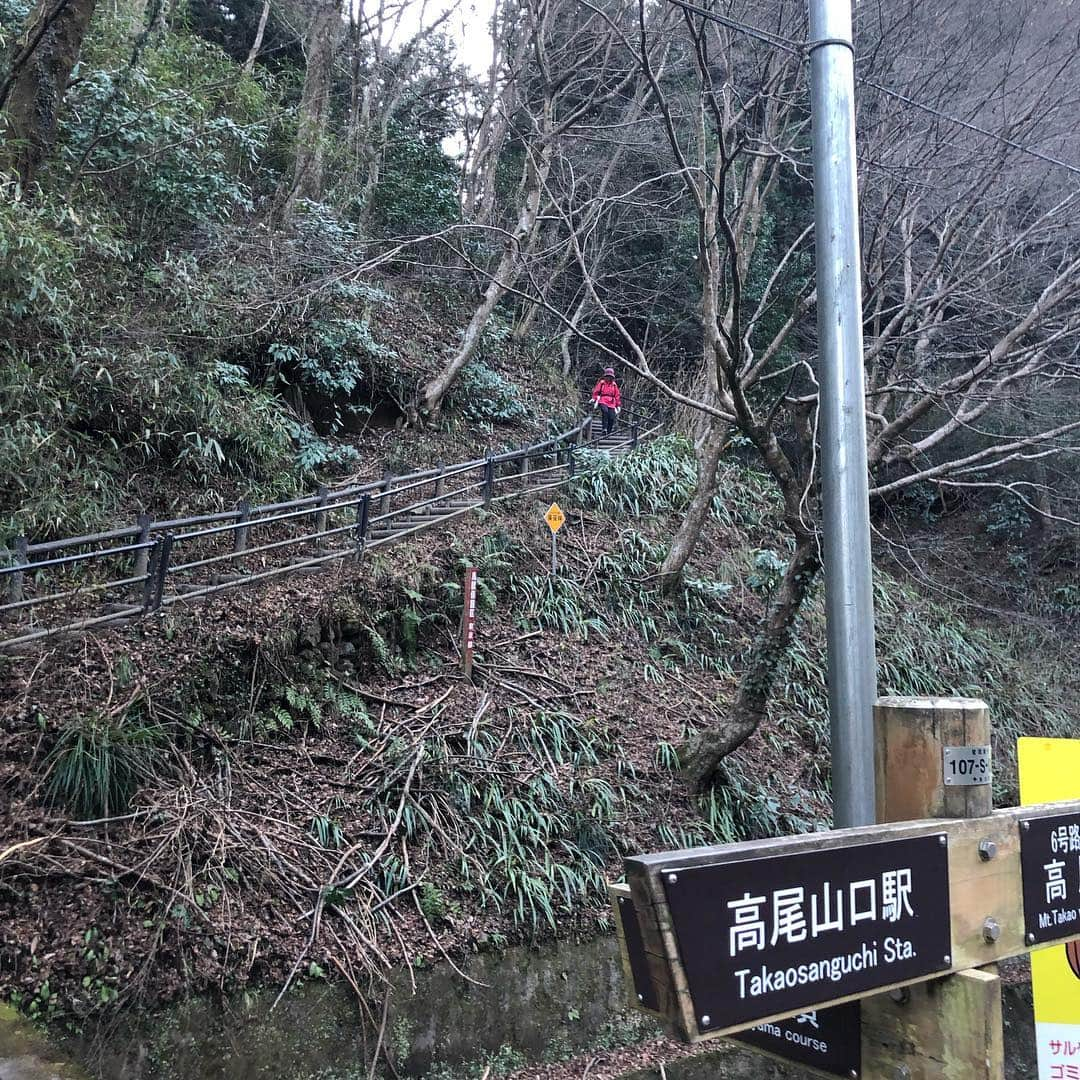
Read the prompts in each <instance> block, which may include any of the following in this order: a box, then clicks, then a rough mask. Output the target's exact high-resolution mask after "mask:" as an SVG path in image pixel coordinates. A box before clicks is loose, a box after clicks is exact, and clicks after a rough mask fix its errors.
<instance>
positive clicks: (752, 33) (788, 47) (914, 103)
mask: <svg viewBox="0 0 1080 1080" xmlns="http://www.w3.org/2000/svg"><path fill="white" fill-rule="evenodd" d="M668 2H669V3H671V4H674V5H675V6H676V7H679V8H682V9H683V10H684V11H689V12H692V13H693V14H694V15H700V16H701V17H702V18H704V19H711V20H712V21H713V22H717V23H720V24H721V26H726V27H727V28H728V29H729V30H735V31H738V32H739V33H741V34H745V35H746V36H747V37H751V38H754V39H755V40H757V41H761V42H764V43H765V44H766V45H770V46H772V47H773V48H774V49H780V50H781V51H783V52H786V53H789V54H790V55H792V56H798V57H800V58H801V59H803V60H805V59H806V58H807V56H808V55H809V50H808V48H807V46H805V45H802V44H800V43H799V42H797V41H792V40H791V38H787V37H783V36H782V35H780V34H774V33H773V32H772V31H771V30H763V29H761V27H758V26H750V25H749V24H748V23H743V22H739V21H738V20H737V19H732V18H729V17H728V16H726V15H719V14H717V13H716V12H715V11H708V10H706V9H705V8H702V7H698V5H697V4H693V3H690V0H668ZM855 81H856V82H857V83H859V84H861V85H862V86H868V87H870V89H872V90H877V91H878V93H881V94H884V95H885V96H886V97H890V98H893V99H894V100H895V101H899V102H902V103H903V104H905V105H908V106H910V107H911V108H913V109H919V110H920V111H921V112H924V113H927V114H929V115H930V116H935V117H937V118H938V119H939V120H945V121H947V122H948V123H950V124H956V125H957V127H962V128H966V129H967V130H968V131H974V132H976V133H977V134H979V135H983V136H985V137H986V138H988V139H993V140H994V141H995V142H999V143H1001V144H1002V145H1004V146H1008V147H1011V148H1012V149H1013V150H1018V151H1020V152H1021V153H1023V154H1028V155H1030V156H1031V157H1034V158H1038V159H1039V160H1040V161H1045V162H1046V163H1047V164H1048V165H1056V166H1058V167H1059V168H1061V169H1067V170H1068V171H1069V172H1071V173H1073V174H1074V175H1076V176H1080V165H1073V164H1071V163H1070V162H1068V161H1062V159H1061V158H1057V157H1054V156H1053V155H1052V154H1046V153H1043V151H1042V150H1036V149H1035V147H1033V146H1026V145H1025V144H1024V143H1019V142H1017V141H1016V140H1015V139H1010V138H1009V137H1008V136H1007V135H999V134H998V133H997V132H996V131H990V130H989V128H984V127H981V126H980V125H979V124H973V123H972V122H971V121H970V120H962V119H960V117H959V116H953V115H951V114H950V113H946V112H942V111H941V110H940V109H935V108H934V106H933V105H927V104H926V103H925V102H922V101H919V100H917V99H916V98H913V97H908V95H907V94H901V93H900V92H899V91H898V90H890V89H889V87H887V86H883V85H882V84H881V83H879V82H875V81H874V80H873V79H867V78H865V77H864V76H861V75H858V74H857V75H856V76H855Z"/></svg>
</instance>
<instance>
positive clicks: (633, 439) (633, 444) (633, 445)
mask: <svg viewBox="0 0 1080 1080" xmlns="http://www.w3.org/2000/svg"><path fill="white" fill-rule="evenodd" d="M637 441H638V426H637V424H634V426H633V427H631V428H630V449H631V450H636V449H637Z"/></svg>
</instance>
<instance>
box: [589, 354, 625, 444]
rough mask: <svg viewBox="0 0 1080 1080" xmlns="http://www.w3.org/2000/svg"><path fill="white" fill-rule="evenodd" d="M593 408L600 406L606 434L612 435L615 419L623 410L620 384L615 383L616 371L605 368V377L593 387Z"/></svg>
mask: <svg viewBox="0 0 1080 1080" xmlns="http://www.w3.org/2000/svg"><path fill="white" fill-rule="evenodd" d="M592 400H593V407H594V408H595V407H596V406H597V405H599V406H600V412H601V413H603V415H604V434H605V435H610V434H611V431H612V429H613V428H614V427H615V417H616V416H618V415H619V410H620V409H621V408H622V396H621V395H620V394H619V384H618V383H617V382H616V381H615V369H614V368H604V377H603V378H602V379H601V380H600V381H599V382H598V383H597V384H596V385H595V386H594V387H593V392H592Z"/></svg>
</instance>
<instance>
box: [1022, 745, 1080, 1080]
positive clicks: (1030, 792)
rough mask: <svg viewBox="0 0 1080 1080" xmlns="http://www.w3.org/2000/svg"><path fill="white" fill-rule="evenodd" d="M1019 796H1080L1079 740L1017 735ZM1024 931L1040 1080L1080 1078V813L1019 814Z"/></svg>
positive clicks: (1035, 799)
mask: <svg viewBox="0 0 1080 1080" xmlns="http://www.w3.org/2000/svg"><path fill="white" fill-rule="evenodd" d="M1017 761H1018V765H1019V772H1020V801H1021V802H1022V803H1024V804H1030V803H1043V802H1047V801H1050V800H1054V799H1070V798H1077V797H1080V740H1078V739H1018V740H1017ZM1020 859H1021V868H1022V874H1023V885H1024V931H1025V935H1026V938H1027V940H1028V941H1029V942H1030V943H1031V944H1033V945H1034V946H1036V949H1035V952H1033V953H1032V954H1031V988H1032V993H1033V995H1034V998H1035V1042H1036V1045H1037V1047H1038V1054H1039V1080H1080V941H1075V940H1074V941H1069V942H1067V943H1066V944H1064V945H1061V944H1058V945H1053V946H1051V947H1049V948H1039V947H1038V946H1040V945H1043V944H1044V943H1045V942H1047V941H1049V940H1052V939H1055V938H1061V937H1062V936H1063V935H1064V934H1066V933H1068V934H1074V935H1080V814H1077V813H1072V814H1055V815H1053V816H1050V817H1038V818H1036V817H1033V818H1030V819H1021V823H1020Z"/></svg>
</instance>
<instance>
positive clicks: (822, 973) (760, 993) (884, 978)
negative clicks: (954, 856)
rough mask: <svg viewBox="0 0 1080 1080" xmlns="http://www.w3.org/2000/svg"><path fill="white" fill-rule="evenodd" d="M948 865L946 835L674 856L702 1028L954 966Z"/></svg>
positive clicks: (669, 877)
mask: <svg viewBox="0 0 1080 1080" xmlns="http://www.w3.org/2000/svg"><path fill="white" fill-rule="evenodd" d="M948 864H949V860H948V837H947V836H946V834H945V833H939V834H937V835H931V836H914V837H909V838H906V839H901V840H885V841H882V842H879V843H869V844H860V845H858V847H857V848H818V849H816V850H815V849H810V850H806V851H800V852H793V853H791V854H788V855H778V856H773V857H765V858H761V859H750V860H741V861H738V862H725V861H720V862H716V863H712V864H707V863H706V864H697V865H692V866H688V867H683V866H680V865H678V860H673V861H672V862H671V863H670V864H669V865H668V866H667V867H665V871H664V873H663V874H662V875H661V882H662V884H663V888H664V892H665V895H666V898H667V904H668V910H669V911H670V912H671V922H672V925H673V926H674V927H676V928H677V934H678V938H679V942H680V955H681V958H682V966H683V971H684V973H685V975H686V980H687V982H688V984H689V989H690V995H691V997H692V998H693V1001H694V1005H695V1011H696V1014H697V1015H696V1020H697V1025H698V1031H699V1034H705V1033H707V1032H708V1031H709V1030H710V1028H713V1027H720V1028H724V1029H728V1030H730V1029H732V1028H736V1027H738V1026H739V1025H740V1024H746V1023H752V1022H754V1021H756V1020H759V1019H760V1018H761V1017H763V1016H776V1015H780V1014H784V1013H793V1012H798V1011H800V1010H806V1009H813V1008H814V1007H815V1006H816V1005H818V1004H819V1003H821V1002H824V1001H828V1000H830V999H831V998H838V997H846V996H849V995H861V994H866V993H869V992H870V991H872V990H877V989H879V988H881V987H883V986H891V985H895V984H896V983H901V982H910V981H912V980H915V979H920V978H924V977H926V976H928V975H935V974H938V973H940V972H942V971H946V970H948V969H949V967H951V965H952V957H951V954H950V951H949V950H950V948H951V943H950V936H949V865H948ZM683 943H685V944H683Z"/></svg>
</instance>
